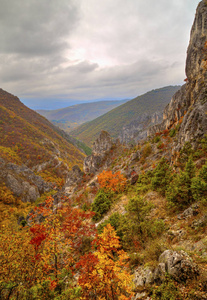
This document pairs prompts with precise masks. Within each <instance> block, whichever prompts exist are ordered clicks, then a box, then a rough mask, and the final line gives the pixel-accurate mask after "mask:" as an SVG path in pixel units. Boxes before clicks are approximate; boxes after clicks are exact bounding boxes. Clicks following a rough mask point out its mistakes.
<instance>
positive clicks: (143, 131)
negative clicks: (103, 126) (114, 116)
mask: <svg viewBox="0 0 207 300" xmlns="http://www.w3.org/2000/svg"><path fill="white" fill-rule="evenodd" d="M162 120H163V111H157V112H155V113H153V114H147V113H144V114H143V115H141V116H138V118H137V119H136V120H134V121H132V122H131V123H130V124H128V125H126V126H124V127H123V129H122V132H121V134H120V135H119V140H120V142H121V143H126V144H128V143H130V142H132V143H134V142H135V143H137V142H138V141H139V140H142V139H145V138H146V137H147V131H148V128H149V127H150V126H153V125H156V124H159V123H160V122H162Z"/></svg>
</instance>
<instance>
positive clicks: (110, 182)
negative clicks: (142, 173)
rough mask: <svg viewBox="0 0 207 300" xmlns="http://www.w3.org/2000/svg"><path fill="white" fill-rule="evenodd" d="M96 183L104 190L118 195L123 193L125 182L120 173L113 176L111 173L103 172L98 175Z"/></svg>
mask: <svg viewBox="0 0 207 300" xmlns="http://www.w3.org/2000/svg"><path fill="white" fill-rule="evenodd" d="M98 182H99V184H100V187H101V188H103V189H104V190H107V191H113V192H115V193H118V192H123V191H124V189H125V187H126V183H127V180H126V178H125V177H124V176H123V175H122V174H121V172H120V171H117V172H115V173H114V174H113V173H112V171H105V170H104V171H103V172H102V173H100V174H99V175H98Z"/></svg>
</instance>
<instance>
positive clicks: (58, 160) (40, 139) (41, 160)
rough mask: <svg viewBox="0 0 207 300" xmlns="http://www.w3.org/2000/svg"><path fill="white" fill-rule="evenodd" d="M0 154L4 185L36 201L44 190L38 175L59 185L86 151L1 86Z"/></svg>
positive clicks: (23, 196)
mask: <svg viewBox="0 0 207 300" xmlns="http://www.w3.org/2000/svg"><path fill="white" fill-rule="evenodd" d="M0 157H1V165H0V184H1V186H2V185H6V187H7V188H9V189H10V190H11V191H12V192H13V193H14V194H15V195H16V196H17V197H20V198H21V199H22V200H25V199H27V200H25V201H30V198H31V199H32V201H34V200H35V199H36V198H37V196H38V195H39V194H40V193H42V192H44V191H45V189H44V188H43V185H44V182H43V181H41V180H42V179H41V178H39V177H38V178H36V177H35V176H36V175H41V177H42V178H43V179H44V180H46V181H50V182H53V183H56V185H58V184H60V183H61V182H62V180H63V181H64V178H65V177H66V175H67V173H68V171H69V170H70V169H71V168H72V166H73V165H74V164H78V165H81V164H82V161H83V158H84V154H83V153H81V152H80V151H79V150H78V149H77V148H76V147H75V146H74V145H73V144H72V143H70V140H69V139H68V137H67V135H66V134H65V133H64V132H62V131H61V130H60V129H58V128H56V127H55V126H54V125H52V124H51V123H50V122H49V121H48V120H46V119H45V118H44V117H42V116H40V115H39V114H37V113H36V112H34V111H33V110H31V109H29V108H27V107H26V106H25V105H24V104H22V103H21V102H20V100H19V99H18V98H17V97H15V96H13V95H11V94H9V93H7V92H6V91H4V90H2V89H0ZM29 177H30V178H29ZM23 179H24V180H23ZM40 181H41V183H39V184H38V182H40ZM28 184H29V185H31V184H32V186H28ZM41 185H42V188H41ZM37 186H38V188H37ZM32 187H33V191H34V190H35V191H36V192H35V193H33V196H32ZM29 189H30V195H31V197H29V196H28V191H29ZM37 190H38V191H37ZM46 190H47V188H46ZM25 194H27V195H25Z"/></svg>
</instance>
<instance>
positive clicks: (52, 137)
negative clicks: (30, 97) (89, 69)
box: [0, 0, 207, 300]
mask: <svg viewBox="0 0 207 300" xmlns="http://www.w3.org/2000/svg"><path fill="white" fill-rule="evenodd" d="M206 24H207V1H206V0H202V1H201V2H200V3H199V5H198V8H197V10H196V15H195V20H194V23H193V26H192V29H191V34H190V41H189V46H188V49H187V59H186V76H187V78H186V80H185V84H184V85H183V86H182V87H180V86H166V87H163V88H159V89H154V90H152V91H149V92H148V93H145V94H143V95H141V96H138V97H136V98H134V99H132V100H129V101H127V102H125V103H121V102H120V103H119V104H120V105H119V106H118V107H115V108H113V109H111V110H110V109H109V110H108V109H107V112H106V111H105V109H106V106H107V105H106V103H101V107H102V109H103V110H104V113H103V114H102V115H99V116H98V117H97V115H96V114H97V111H98V114H101V113H100V111H101V109H100V106H99V105H98V103H97V107H98V106H99V108H97V107H96V106H95V104H92V107H91V110H90V109H89V106H90V105H89V104H87V105H86V106H87V107H88V108H87V109H88V111H89V112H88V111H87V112H88V113H87V114H86V116H85V117H82V116H83V111H84V110H85V109H86V106H84V105H85V104H84V105H82V104H81V105H77V107H78V109H79V112H77V115H76V114H74V115H73V109H74V107H68V108H67V110H65V109H61V110H56V111H49V112H48V111H47V112H41V113H42V114H44V115H45V116H47V117H48V119H49V120H52V121H54V120H55V122H53V123H55V124H56V125H58V126H59V122H60V123H61V125H60V128H59V127H57V126H55V125H54V124H52V123H50V121H49V120H47V119H46V118H45V117H43V116H41V115H40V114H38V113H37V112H35V111H33V110H31V109H29V108H28V107H26V106H25V105H24V104H23V103H22V102H21V101H20V100H19V98H18V97H16V96H14V95H12V94H10V93H9V92H6V91H4V90H3V89H0V259H1V270H0V299H3V300H7V299H8V300H9V299H10V300H14V299H19V300H34V299H37V300H41V299H48V300H50V299H51V300H52V299H53V300H66V299H71V300H72V299H73V300H90V299H91V300H138V299H141V300H206V299H207V26H206ZM116 104H117V103H116ZM111 105H112V106H113V105H115V103H112V102H110V108H112V107H111ZM77 107H76V108H77ZM92 108H93V109H92ZM93 110H94V111H93ZM92 111H93V113H94V114H93V113H92ZM63 112H64V113H65V115H63V114H62V113H63ZM53 114H54V115H53ZM49 115H50V116H49ZM88 115H90V118H91V119H90V120H89V119H88ZM81 117H82V118H81ZM92 118H94V119H93V120H92ZM63 120H64V122H63ZM65 121H66V123H65ZM81 122H83V124H80V123H81ZM84 122H86V123H84ZM75 123H77V124H79V125H80V126H78V127H77V128H75V127H74V126H75ZM62 124H65V125H64V126H63V125H62ZM65 126H66V127H68V126H71V127H70V128H71V129H72V128H73V130H72V131H71V130H70V132H69V131H68V129H66V127H65ZM62 129H64V130H65V131H63V130H62ZM68 132H69V134H68Z"/></svg>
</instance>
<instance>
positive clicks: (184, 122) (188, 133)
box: [149, 1, 207, 151]
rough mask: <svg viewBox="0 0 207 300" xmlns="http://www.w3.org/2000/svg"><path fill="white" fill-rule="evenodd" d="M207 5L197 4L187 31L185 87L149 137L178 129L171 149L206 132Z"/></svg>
mask: <svg viewBox="0 0 207 300" xmlns="http://www.w3.org/2000/svg"><path fill="white" fill-rule="evenodd" d="M206 20H207V2H206V1H201V2H200V3H199V5H198V8H197V12H196V17H195V20H194V23H193V26H192V29H191V36H190V43H189V46H188V50H187V59H186V75H187V78H186V84H185V85H183V86H182V88H181V89H180V90H179V91H178V92H177V93H176V94H175V95H174V96H173V98H172V100H171V102H170V103H169V104H168V105H167V107H166V108H165V110H164V115H163V119H164V120H163V122H162V123H161V124H159V125H157V126H154V127H152V128H151V129H150V130H149V135H151V134H154V133H155V132H159V131H162V130H165V129H168V130H169V129H172V128H174V129H176V130H178V135H177V139H178V140H177V143H176V144H175V145H174V147H173V148H174V150H176V151H177V150H179V149H180V148H181V147H182V146H183V145H184V144H185V143H186V142H191V143H192V144H193V145H194V146H196V141H197V140H199V139H201V138H202V137H203V136H204V134H205V133H206V132H207V91H206V86H207V25H206V24H207V21H206Z"/></svg>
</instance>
